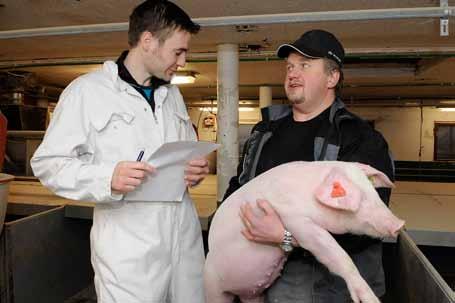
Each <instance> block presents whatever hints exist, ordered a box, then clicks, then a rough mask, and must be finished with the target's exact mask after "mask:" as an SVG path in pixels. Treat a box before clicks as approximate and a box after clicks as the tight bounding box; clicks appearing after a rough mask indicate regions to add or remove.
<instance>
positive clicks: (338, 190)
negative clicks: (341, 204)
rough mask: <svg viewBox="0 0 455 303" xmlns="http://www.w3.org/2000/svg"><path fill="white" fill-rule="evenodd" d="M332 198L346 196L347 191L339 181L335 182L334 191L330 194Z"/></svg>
mask: <svg viewBox="0 0 455 303" xmlns="http://www.w3.org/2000/svg"><path fill="white" fill-rule="evenodd" d="M330 196H331V197H332V198H339V197H344V196H346V191H345V190H344V188H343V186H341V184H340V183H339V182H333V188H332V193H331V194H330Z"/></svg>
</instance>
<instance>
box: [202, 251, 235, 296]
mask: <svg viewBox="0 0 455 303" xmlns="http://www.w3.org/2000/svg"><path fill="white" fill-rule="evenodd" d="M210 261H211V258H210V252H209V254H208V255H207V260H206V262H205V266H204V290H205V302H206V303H232V302H234V295H232V294H231V293H228V292H225V291H224V290H223V288H222V285H221V280H220V276H219V275H218V273H217V272H216V269H215V268H214V266H213V264H212V263H211V262H210Z"/></svg>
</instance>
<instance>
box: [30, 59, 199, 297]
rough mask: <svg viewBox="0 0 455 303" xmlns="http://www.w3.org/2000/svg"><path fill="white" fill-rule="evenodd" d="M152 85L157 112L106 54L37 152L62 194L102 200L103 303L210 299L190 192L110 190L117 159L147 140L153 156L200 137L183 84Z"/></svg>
mask: <svg viewBox="0 0 455 303" xmlns="http://www.w3.org/2000/svg"><path fill="white" fill-rule="evenodd" d="M154 94H155V95H154V97H155V103H156V106H155V114H154V113H153V112H152V110H151V108H150V106H149V105H148V103H147V101H146V100H145V99H144V98H143V97H142V96H141V95H140V94H139V93H138V92H137V91H136V90H135V89H134V88H133V87H131V86H130V85H129V84H128V83H126V82H125V81H123V80H121V79H120V78H119V76H118V71H117V64H115V63H114V62H112V61H107V62H105V63H104V65H103V68H102V69H100V70H97V71H94V72H92V73H89V74H87V75H84V76H81V77H79V78H77V79H76V80H74V81H73V82H72V83H71V84H70V85H69V86H68V87H67V88H66V89H65V90H64V92H63V93H62V95H61V98H60V100H59V102H58V105H57V107H56V109H55V111H54V115H53V118H52V121H51V123H50V125H49V128H48V130H47V132H46V135H45V137H44V140H43V142H42V144H41V145H40V146H39V148H38V149H37V151H36V152H35V154H34V156H33V158H32V160H31V165H32V168H33V171H34V173H35V176H37V177H38V178H39V179H40V180H41V182H42V183H43V184H44V185H45V186H46V187H48V188H50V189H51V190H52V191H53V192H55V193H56V194H57V195H60V196H63V197H65V198H69V199H75V200H89V201H95V202H96V203H95V209H94V214H93V227H92V230H91V235H90V240H91V260H92V265H93V268H94V271H95V287H96V291H97V295H98V303H113V302H116V303H166V302H172V303H193V302H194V303H201V302H204V292H203V282H202V271H203V263H204V253H203V245H202V236H201V228H200V224H199V220H198V216H197V213H196V210H195V207H194V205H193V203H192V201H191V199H190V197H189V195H188V192H186V193H185V195H184V198H183V201H182V202H175V203H173V202H128V201H125V200H124V199H123V196H122V195H116V194H113V193H111V178H112V173H113V171H114V167H115V166H116V164H117V163H118V162H119V161H126V160H129V161H135V160H136V158H137V156H138V154H139V151H140V150H141V149H145V155H144V159H146V158H147V156H148V155H150V154H151V153H153V152H154V151H155V150H156V149H157V148H158V147H159V146H161V145H162V144H163V143H165V142H172V141H178V140H196V135H195V132H194V129H193V127H192V124H191V120H190V118H189V116H188V113H187V111H186V108H185V105H184V102H183V98H182V96H181V94H180V92H179V90H178V88H177V87H175V86H172V85H167V86H161V87H160V88H158V89H157V90H156V91H155V92H154ZM157 174H159V170H158V171H157ZM168 190H173V187H172V184H169V188H168Z"/></svg>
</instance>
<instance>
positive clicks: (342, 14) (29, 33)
mask: <svg viewBox="0 0 455 303" xmlns="http://www.w3.org/2000/svg"><path fill="white" fill-rule="evenodd" d="M454 15H455V6H440V7H415V8H391V9H369V10H344V11H327V12H304V13H290V14H267V15H249V16H225V17H208V18H195V19H194V21H195V22H197V23H199V24H200V25H201V26H202V27H217V26H230V25H240V24H241V25H259V24H283V23H300V22H321V21H363V20H385V19H409V18H449V17H450V16H454ZM127 30H128V23H127V22H121V23H104V24H89V25H72V26H56V27H43V28H33V29H18V30H7V31H0V39H13V38H25V37H42V36H55V35H77V34H87V33H102V32H117V31H127Z"/></svg>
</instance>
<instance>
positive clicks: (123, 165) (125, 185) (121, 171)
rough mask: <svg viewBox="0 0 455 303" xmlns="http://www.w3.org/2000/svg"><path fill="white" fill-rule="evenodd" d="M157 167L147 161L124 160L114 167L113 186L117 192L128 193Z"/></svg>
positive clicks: (113, 190)
mask: <svg viewBox="0 0 455 303" xmlns="http://www.w3.org/2000/svg"><path fill="white" fill-rule="evenodd" d="M153 172H155V168H154V167H152V166H151V165H150V164H148V163H146V162H135V161H122V162H119V163H118V164H117V165H116V166H115V169H114V173H113V175H112V181H111V188H112V192H113V193H115V194H126V193H128V192H131V191H133V190H135V189H136V187H137V186H139V185H140V184H141V183H142V182H144V180H145V178H146V177H147V175H149V174H151V173H153Z"/></svg>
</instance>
